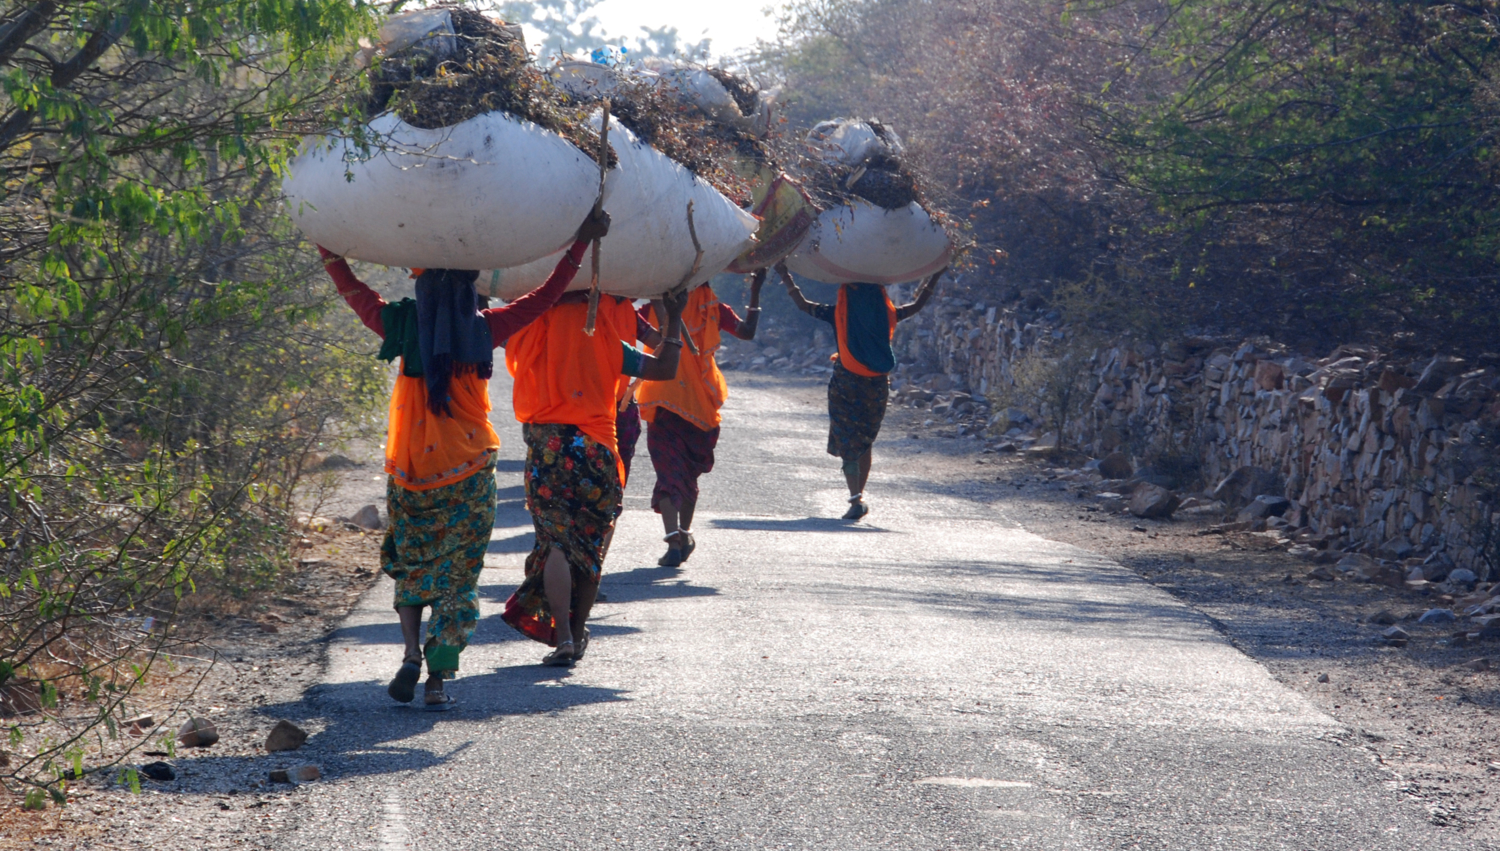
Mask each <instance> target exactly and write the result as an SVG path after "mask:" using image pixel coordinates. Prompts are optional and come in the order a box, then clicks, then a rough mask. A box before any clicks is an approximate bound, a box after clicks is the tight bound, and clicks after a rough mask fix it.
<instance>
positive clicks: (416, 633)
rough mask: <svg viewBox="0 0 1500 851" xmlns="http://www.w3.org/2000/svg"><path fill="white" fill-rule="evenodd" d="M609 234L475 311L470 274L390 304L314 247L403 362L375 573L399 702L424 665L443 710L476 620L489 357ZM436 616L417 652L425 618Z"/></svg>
mask: <svg viewBox="0 0 1500 851" xmlns="http://www.w3.org/2000/svg"><path fill="white" fill-rule="evenodd" d="M608 232H609V217H608V215H603V214H601V215H600V216H599V217H598V218H597V219H596V218H594V217H592V216H591V217H590V218H589V219H588V220H586V221H585V222H584V223H583V225H582V226H581V227H580V228H579V229H578V235H577V241H576V242H574V243H573V246H572V248H571V249H570V250H569V251H568V252H567V254H566V255H564V257H563V259H562V260H561V261H560V262H559V263H558V264H557V269H556V270H554V271H553V273H552V276H551V277H550V278H548V279H547V282H546V283H545V284H543V285H542V286H540V287H538V288H537V289H535V290H533V291H532V292H530V293H528V294H527V295H525V296H523V297H522V298H519V299H517V300H516V301H514V302H512V303H511V304H508V305H506V306H505V307H499V308H494V309H488V310H482V311H481V310H479V309H478V304H479V301H478V296H477V295H476V293H475V291H474V280H475V278H477V277H478V272H473V271H457V270H452V269H426V270H422V271H421V273H420V274H419V275H418V276H417V285H416V290H417V293H416V295H417V297H416V299H415V300H412V299H402V300H401V301H400V302H398V303H396V304H387V303H386V302H385V300H384V299H382V298H381V297H380V296H379V295H378V294H377V293H376V292H375V291H374V290H371V289H370V288H369V287H368V286H366V285H365V284H364V283H363V282H361V281H360V280H359V279H358V278H356V277H355V276H354V273H353V271H352V270H351V269H350V268H349V264H348V263H346V262H345V261H344V258H342V257H339V256H337V255H335V254H333V253H331V252H329V251H327V250H326V249H324V248H322V247H321V246H319V248H318V252H319V253H320V254H321V255H322V256H323V264H324V266H325V267H326V268H327V269H328V273H329V275H330V276H332V278H333V281H334V284H335V285H336V286H337V287H338V291H339V295H341V296H343V297H344V300H345V301H347V302H348V303H349V306H350V307H352V308H354V311H355V312H356V313H358V314H359V318H360V320H361V321H363V322H364V324H365V327H367V328H369V329H370V330H371V331H374V332H375V333H376V334H378V335H380V337H381V339H383V340H384V341H385V342H384V344H383V345H382V346H381V348H380V354H379V357H380V358H382V359H383V360H394V359H396V358H400V359H401V370H400V373H399V374H398V375H397V376H396V385H395V388H394V389H393V391H392V393H391V404H390V423H389V428H388V432H387V435H386V443H385V470H386V473H387V475H388V476H389V478H388V479H387V483H386V503H387V506H388V513H389V515H390V524H389V525H388V526H387V528H386V533H385V540H384V542H383V543H382V544H381V547H380V567H381V569H382V570H384V571H385V572H386V574H387V575H389V576H390V577H391V578H392V579H394V580H396V600H395V605H396V613H397V615H398V616H399V617H400V619H401V636H402V638H403V640H404V642H405V645H406V648H405V656H404V658H403V661H402V664H401V668H400V670H399V671H397V673H396V676H395V678H393V679H392V680H391V682H390V685H389V686H388V687H387V688H386V692H387V693H388V694H389V695H390V696H391V697H392V698H393V699H395V700H397V701H399V702H401V703H409V702H411V700H412V698H414V697H415V696H416V685H417V680H418V679H419V678H420V677H421V673H422V667H421V666H422V661H423V658H424V657H425V658H426V661H427V686H426V689H425V690H424V691H425V697H424V699H423V703H424V705H425V706H426V707H427V708H428V709H434V710H442V709H448V708H449V707H450V706H451V705H452V703H453V697H452V695H449V694H447V693H446V692H444V690H443V681H444V680H446V679H451V678H453V676H454V675H455V674H456V673H457V672H458V657H459V654H460V653H462V652H463V649H464V647H466V646H467V645H468V643H469V638H470V637H471V636H472V635H473V634H474V627H475V626H476V625H477V624H478V622H479V604H478V593H477V590H478V584H479V573H480V571H481V570H482V569H483V568H484V553H485V550H486V549H487V548H488V547H489V542H490V531H491V529H493V528H494V525H495V453H496V451H497V450H498V449H499V448H500V437H499V435H497V434H496V433H495V429H494V427H493V426H491V425H490V419H489V412H490V397H489V379H490V375H491V372H492V370H493V367H494V354H493V351H494V348H495V347H496V346H498V345H501V344H502V343H504V342H505V341H506V339H507V338H509V337H511V336H512V335H513V334H515V333H516V332H517V331H518V330H520V329H521V328H523V327H525V326H526V325H527V324H528V323H530V322H532V321H533V320H535V319H536V318H537V317H539V316H541V315H542V314H543V313H544V312H545V311H546V310H547V309H548V308H550V307H551V306H552V305H553V303H554V302H556V301H557V299H558V297H560V296H561V295H562V294H563V291H564V290H566V289H567V287H568V284H569V283H571V282H572V280H573V276H574V275H575V274H576V273H577V272H578V267H579V263H580V261H581V258H582V257H583V251H584V248H585V247H586V246H587V245H588V243H589V241H590V240H593V239H597V238H599V237H602V236H604V234H606V233H608ZM426 606H430V607H432V615H431V617H430V618H429V619H428V622H427V641H426V643H425V645H421V646H419V640H420V637H421V628H422V609H423V607H426Z"/></svg>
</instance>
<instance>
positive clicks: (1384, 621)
mask: <svg viewBox="0 0 1500 851" xmlns="http://www.w3.org/2000/svg"><path fill="white" fill-rule="evenodd" d="M1369 622H1370V623H1378V624H1380V625H1381V626H1390V625H1391V624H1393V623H1395V622H1396V616H1395V615H1393V614H1391V612H1390V610H1389V609H1381V610H1380V611H1378V612H1376V613H1375V614H1373V615H1370V617H1369Z"/></svg>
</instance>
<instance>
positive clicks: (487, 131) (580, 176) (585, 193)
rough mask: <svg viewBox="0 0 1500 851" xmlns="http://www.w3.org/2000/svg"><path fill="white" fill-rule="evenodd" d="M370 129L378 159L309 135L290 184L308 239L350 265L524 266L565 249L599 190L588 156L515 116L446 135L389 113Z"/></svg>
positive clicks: (338, 138)
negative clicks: (353, 262)
mask: <svg viewBox="0 0 1500 851" xmlns="http://www.w3.org/2000/svg"><path fill="white" fill-rule="evenodd" d="M369 130H370V131H371V133H372V134H374V136H375V138H376V141H375V143H373V144H372V146H371V148H370V151H369V156H367V157H365V156H361V153H360V150H359V148H358V145H357V143H356V142H355V141H353V140H352V139H350V138H349V137H347V136H343V135H330V136H323V137H310V138H309V139H307V140H306V141H305V142H304V143H303V150H302V152H301V153H300V154H299V155H298V156H297V157H296V158H295V159H294V160H293V161H292V163H291V166H290V174H289V175H288V177H287V178H286V180H285V182H284V183H283V186H282V188H283V191H284V192H285V193H286V196H287V212H288V213H290V214H291V217H292V220H293V221H294V222H295V223H296V224H297V226H298V227H299V228H301V229H302V232H303V233H304V234H306V235H307V238H308V239H309V240H311V241H312V242H315V243H317V244H318V245H321V246H323V247H324V248H327V249H328V250H329V251H332V252H334V253H336V254H342V255H344V256H346V257H352V258H356V259H359V260H365V261H368V262H371V263H381V264H384V265H387V266H408V267H410V266H419V267H425V268H446V269H492V268H495V267H497V266H519V265H521V264H524V263H529V262H531V261H533V260H536V259H537V258H539V257H545V256H546V255H548V254H551V253H553V252H556V251H557V250H558V249H559V247H560V246H566V245H567V243H568V242H569V240H570V239H571V238H572V236H573V234H574V232H575V231H577V230H578V225H579V223H580V222H582V221H583V219H584V217H585V216H587V215H588V213H589V210H590V209H591V208H592V207H593V205H594V200H595V198H596V197H597V195H598V192H599V167H598V166H597V165H596V164H595V163H594V161H593V160H592V159H590V158H589V157H588V156H587V155H586V154H584V153H583V151H580V150H579V149H578V148H577V147H575V146H574V145H573V144H572V143H571V142H569V141H567V140H566V139H564V138H563V137H562V136H559V135H558V134H556V133H553V132H551V131H549V130H544V129H542V128H541V127H539V126H537V125H536V124H534V123H532V122H530V121H522V120H520V119H517V118H514V117H513V116H511V115H509V114H507V113H503V112H490V113H485V114H483V115H480V116H477V117H475V118H471V119H469V120H468V121H464V122H461V123H459V124H455V125H453V126H451V127H444V128H441V129H435V130H423V129H420V128H416V127H412V126H411V125H409V124H406V123H405V122H403V121H401V120H400V119H399V118H397V117H396V116H395V115H393V114H391V113H386V114H383V115H380V116H378V117H376V118H375V119H374V120H372V121H371V122H370V123H369ZM346 171H347V175H346ZM351 177H352V179H349V178H351Z"/></svg>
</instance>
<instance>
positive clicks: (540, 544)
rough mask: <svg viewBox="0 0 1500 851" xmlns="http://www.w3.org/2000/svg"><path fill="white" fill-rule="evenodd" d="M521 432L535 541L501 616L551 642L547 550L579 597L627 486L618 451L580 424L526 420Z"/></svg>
mask: <svg viewBox="0 0 1500 851" xmlns="http://www.w3.org/2000/svg"><path fill="white" fill-rule="evenodd" d="M524 433H525V436H526V507H527V508H528V509H530V511H531V522H532V524H533V525H534V526H535V527H536V546H535V547H534V548H533V549H532V551H531V554H530V555H528V556H527V557H526V578H525V580H523V581H522V582H521V587H519V588H517V589H516V592H515V593H514V594H512V595H511V597H510V599H509V600H507V601H506V602H505V612H504V614H503V615H502V616H501V617H503V618H504V619H505V622H506V623H508V624H510V625H511V626H513V627H515V628H516V629H517V630H519V631H520V632H521V634H522V635H525V636H526V637H528V638H532V639H535V640H536V641H540V642H542V643H544V644H548V645H552V644H555V643H556V641H557V638H556V625H555V624H554V623H553V621H552V609H551V608H550V607H549V606H548V605H547V593H546V590H545V588H544V587H543V585H542V567H543V565H545V564H546V561H547V554H548V552H550V551H551V550H552V549H553V548H554V547H556V548H557V549H558V550H561V551H562V554H563V555H564V556H565V557H566V558H567V560H568V568H569V570H570V571H571V573H572V575H573V592H574V595H575V602H576V595H577V593H578V587H579V586H580V585H592V584H595V583H597V582H598V581H599V574H600V573H601V572H602V570H603V566H604V549H605V542H606V541H607V540H608V539H609V533H610V532H611V531H612V530H613V529H614V526H615V518H616V517H618V516H619V511H620V502H621V500H622V499H623V497H624V493H623V491H622V490H621V488H620V474H619V469H618V468H617V467H616V465H615V453H614V452H612V451H611V450H610V448H609V447H608V446H605V445H603V444H601V443H598V442H597V441H595V440H594V439H593V438H591V437H589V436H588V435H586V434H584V433H583V432H582V431H579V429H578V427H577V426H572V425H560V424H553V423H527V424H526V425H525V427H524ZM569 608H570V610H571V609H572V606H571V605H570V607H569Z"/></svg>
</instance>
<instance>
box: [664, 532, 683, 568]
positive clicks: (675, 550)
mask: <svg viewBox="0 0 1500 851" xmlns="http://www.w3.org/2000/svg"><path fill="white" fill-rule="evenodd" d="M686 534H687V533H686V532H684V531H682V530H681V529H679V530H677V531H676V532H673V533H672V534H670V535H668V536H666V537H665V538H662V540H663V541H666V542H667V544H669V545H671V544H672V542H674V541H676V540H677V539H678V536H680V535H686ZM688 552H689V551H688V550H686V549H685V548H684V547H678V546H668V547H667V554H666V555H664V556H662V557H661V558H659V559H657V560H656V564H657V566H658V567H676V566H678V565H680V564H682V563H683V562H685V561H687V553H688Z"/></svg>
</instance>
